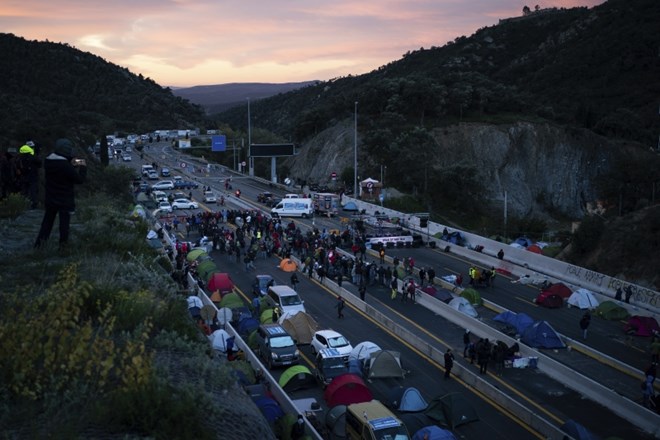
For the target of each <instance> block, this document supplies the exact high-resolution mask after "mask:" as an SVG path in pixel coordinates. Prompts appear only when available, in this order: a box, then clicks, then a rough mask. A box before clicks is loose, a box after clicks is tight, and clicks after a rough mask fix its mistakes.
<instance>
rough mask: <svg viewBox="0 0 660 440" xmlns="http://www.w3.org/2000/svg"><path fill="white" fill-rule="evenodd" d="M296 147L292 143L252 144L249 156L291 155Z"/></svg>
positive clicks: (294, 152)
mask: <svg viewBox="0 0 660 440" xmlns="http://www.w3.org/2000/svg"><path fill="white" fill-rule="evenodd" d="M295 154H296V148H295V146H294V145H293V144H252V145H250V157H273V156H293V155H295Z"/></svg>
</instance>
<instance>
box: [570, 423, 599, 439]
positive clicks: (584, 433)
mask: <svg viewBox="0 0 660 440" xmlns="http://www.w3.org/2000/svg"><path fill="white" fill-rule="evenodd" d="M561 430H562V431H563V432H565V433H566V434H568V435H570V436H571V437H573V438H574V439H575V440H599V437H597V436H595V435H594V434H592V433H591V432H589V430H588V429H587V428H585V427H584V426H582V425H580V424H579V423H578V422H576V421H575V420H573V419H570V420H568V421H567V422H566V423H564V424H563V425H561Z"/></svg>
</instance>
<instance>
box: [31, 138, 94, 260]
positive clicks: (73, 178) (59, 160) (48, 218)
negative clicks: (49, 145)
mask: <svg viewBox="0 0 660 440" xmlns="http://www.w3.org/2000/svg"><path fill="white" fill-rule="evenodd" d="M44 173H45V177H46V200H45V208H46V211H45V212H44V218H43V220H42V221H41V229H40V230H39V235H38V236H37V240H36V242H35V243H34V247H35V248H40V247H42V246H43V245H44V244H45V243H46V241H48V238H49V237H50V233H51V231H52V229H53V225H54V223H55V217H56V216H57V215H58V214H59V216H60V249H62V248H64V247H66V244H67V243H68V241H69V224H70V221H71V214H72V213H73V212H74V210H75V208H76V203H75V194H74V190H73V188H74V185H77V184H81V183H84V182H85V179H86V177H87V164H86V163H85V160H84V159H77V158H74V146H73V143H72V142H71V141H70V140H69V139H58V140H57V141H56V142H55V149H54V151H53V153H51V154H50V155H49V156H48V157H46V159H45V160H44Z"/></svg>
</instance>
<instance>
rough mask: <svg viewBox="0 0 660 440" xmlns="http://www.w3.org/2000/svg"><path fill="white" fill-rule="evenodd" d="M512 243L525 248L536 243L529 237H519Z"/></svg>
mask: <svg viewBox="0 0 660 440" xmlns="http://www.w3.org/2000/svg"><path fill="white" fill-rule="evenodd" d="M511 244H517V245H518V246H522V247H524V248H526V247H528V246H531V245H533V244H534V242H533V241H532V240H530V239H529V238H527V237H518V238H516V239H515V240H513V243H511Z"/></svg>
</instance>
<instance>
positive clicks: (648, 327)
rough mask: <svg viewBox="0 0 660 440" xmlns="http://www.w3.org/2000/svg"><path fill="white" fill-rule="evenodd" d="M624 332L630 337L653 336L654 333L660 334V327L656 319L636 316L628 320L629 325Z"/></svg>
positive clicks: (627, 324)
mask: <svg viewBox="0 0 660 440" xmlns="http://www.w3.org/2000/svg"><path fill="white" fill-rule="evenodd" d="M623 331H625V332H626V333H627V334H629V335H635V336H653V333H654V332H660V327H658V321H656V320H655V318H652V317H650V316H639V315H635V316H631V317H630V318H628V323H626V325H625V327H624V328H623Z"/></svg>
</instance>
